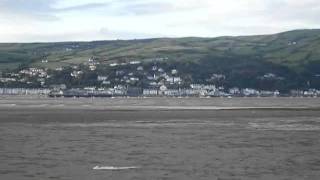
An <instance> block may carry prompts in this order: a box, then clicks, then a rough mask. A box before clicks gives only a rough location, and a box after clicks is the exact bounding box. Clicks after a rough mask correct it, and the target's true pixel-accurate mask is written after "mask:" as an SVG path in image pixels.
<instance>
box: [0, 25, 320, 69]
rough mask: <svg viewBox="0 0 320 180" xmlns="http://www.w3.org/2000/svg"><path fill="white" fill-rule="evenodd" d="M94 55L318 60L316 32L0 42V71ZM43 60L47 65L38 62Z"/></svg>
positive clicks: (291, 62) (286, 62) (296, 65)
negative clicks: (82, 40)
mask: <svg viewBox="0 0 320 180" xmlns="http://www.w3.org/2000/svg"><path fill="white" fill-rule="evenodd" d="M93 56H94V57H95V58H97V60H98V61H99V62H101V63H107V62H114V61H129V60H140V61H147V60H148V59H150V58H166V59H168V61H178V62H189V61H192V62H198V61H199V60H201V59H204V58H207V57H208V56H210V57H219V58H220V59H221V58H223V57H230V56H232V57H248V58H253V59H256V60H259V61H263V62H271V63H273V64H275V65H281V66H285V67H288V68H290V69H293V70H295V71H301V70H302V69H303V66H305V65H307V64H309V63H313V62H318V61H320V58H319V57H320V30H296V31H290V32H284V33H279V34H274V35H261V36H240V37H218V38H196V37H189V38H162V39H146V40H126V41H122V40H118V41H95V42H60V43H2V44H0V64H1V66H0V68H1V69H2V70H3V69H6V68H9V69H14V68H17V67H19V66H21V65H24V66H41V67H48V68H56V67H60V66H68V65H73V64H81V63H83V62H86V61H87V60H88V59H89V58H90V57H93ZM43 59H46V60H48V63H41V61H42V60H43Z"/></svg>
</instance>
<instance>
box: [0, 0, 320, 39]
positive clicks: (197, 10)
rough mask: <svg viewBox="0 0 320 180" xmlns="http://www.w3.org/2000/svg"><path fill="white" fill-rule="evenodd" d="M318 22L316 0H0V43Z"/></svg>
mask: <svg viewBox="0 0 320 180" xmlns="http://www.w3.org/2000/svg"><path fill="white" fill-rule="evenodd" d="M319 17H320V1H319V0H0V41H1V42H39V41H42V42H43V41H71V40H76V41H83V40H85V41H88V40H110V39H140V38H153V37H185V36H200V37H216V36H222V35H253V34H270V33H276V32H281V31H287V30H293V29H310V28H313V29H315V28H320V18H319Z"/></svg>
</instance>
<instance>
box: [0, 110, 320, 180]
mask: <svg viewBox="0 0 320 180" xmlns="http://www.w3.org/2000/svg"><path fill="white" fill-rule="evenodd" d="M270 116H271V115H270ZM0 125H1V126H0V142H1V144H0V179H1V180H2V179H3V180H24V179H26V180H27V179H28V180H29V179H30V180H35V179H39V180H40V179H41V180H42V179H78V180H81V179H85V180H87V179H90V180H91V179H93V180H94V179H99V180H100V179H119V180H126V179H137V180H141V179H142V180H143V179H145V180H151V179H181V180H186V179H197V180H198V179H210V180H215V179H221V180H222V179H228V180H229V179H252V180H253V179H265V180H270V179H290V180H291V179H297V180H298V179H299V180H301V179H314V180H317V179H319V177H320V139H319V137H320V118H317V117H305V118H303V117H299V118H292V117H290V118H283V117H282V118H229V119H223V120H216V119H215V120H212V119H201V118H197V119H196V118H195V119H185V120H184V119H172V120H152V119H150V120H143V121H136V120H127V121H111V120H108V121H103V122H95V123H68V122H65V123H63V122H57V123H13V122H12V123H10V122H3V123H0ZM95 166H113V167H126V166H135V167H136V169H124V170H93V167H95Z"/></svg>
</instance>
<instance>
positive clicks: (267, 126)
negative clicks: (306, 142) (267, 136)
mask: <svg viewBox="0 0 320 180" xmlns="http://www.w3.org/2000/svg"><path fill="white" fill-rule="evenodd" d="M249 127H250V128H254V129H258V130H278V131H320V126H319V125H310V124H278V123H272V122H269V123H253V122H251V123H249Z"/></svg>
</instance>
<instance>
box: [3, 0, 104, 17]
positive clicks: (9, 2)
mask: <svg viewBox="0 0 320 180" xmlns="http://www.w3.org/2000/svg"><path fill="white" fill-rule="evenodd" d="M58 1H61V0H27V1H26V0H1V1H0V15H1V14H2V15H3V14H4V15H9V16H12V15H14V16H19V15H20V16H24V17H29V18H33V19H37V20H46V21H47V20H58V19H59V18H58V17H57V14H58V13H61V12H68V11H81V10H88V9H93V8H99V7H103V6H106V5H107V4H104V3H88V4H84V5H78V6H71V7H66V8H54V7H53V6H54V4H55V3H57V2H58Z"/></svg>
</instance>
